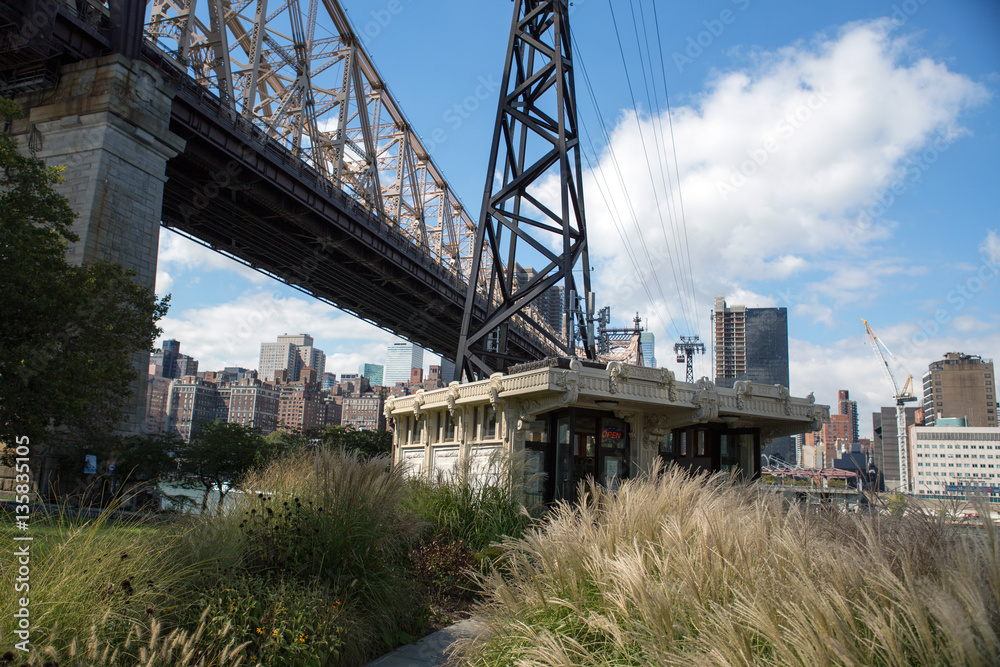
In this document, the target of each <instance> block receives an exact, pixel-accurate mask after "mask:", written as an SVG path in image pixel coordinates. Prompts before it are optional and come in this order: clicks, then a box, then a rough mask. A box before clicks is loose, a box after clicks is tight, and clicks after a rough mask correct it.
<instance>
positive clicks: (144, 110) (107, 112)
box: [12, 55, 184, 432]
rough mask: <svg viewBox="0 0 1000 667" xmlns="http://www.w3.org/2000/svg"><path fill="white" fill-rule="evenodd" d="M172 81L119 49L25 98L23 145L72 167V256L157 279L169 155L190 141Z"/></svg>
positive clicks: (136, 387) (141, 378) (139, 385)
mask: <svg viewBox="0 0 1000 667" xmlns="http://www.w3.org/2000/svg"><path fill="white" fill-rule="evenodd" d="M173 95H174V93H173V91H172V90H170V89H169V88H168V87H167V86H166V85H165V84H164V82H163V80H162V78H161V77H160V75H159V73H158V72H157V71H156V70H155V69H154V68H152V67H151V66H149V65H147V64H145V63H142V62H139V61H130V60H128V59H126V58H123V57H122V56H120V55H111V56H106V57H103V58H97V59H93V60H88V61H83V62H79V63H74V64H71V65H67V66H65V67H63V68H62V69H61V70H60V77H59V82H58V84H57V87H56V88H55V89H54V90H47V91H42V92H39V93H32V94H30V95H26V96H23V97H21V98H18V99H17V102H19V103H20V104H21V105H22V108H25V109H26V114H25V118H23V119H21V120H19V121H17V122H15V123H14V126H13V128H12V136H14V138H15V140H16V141H17V142H18V145H19V147H20V148H21V149H22V150H25V151H28V150H30V151H32V152H34V154H35V155H36V156H37V157H39V158H41V159H43V160H45V162H46V164H48V165H49V166H58V167H62V168H63V169H64V174H63V175H64V181H63V182H62V183H60V184H59V186H58V188H57V189H58V190H59V191H60V192H61V193H62V194H63V195H65V196H66V197H67V199H69V202H70V206H71V207H72V208H73V210H74V211H75V212H76V213H77V216H78V217H77V220H76V223H75V224H74V225H73V231H74V232H75V233H76V234H78V235H79V237H80V239H79V241H78V242H77V243H74V244H72V245H71V246H70V247H69V248H68V250H67V258H68V260H69V261H70V262H71V263H75V264H83V263H86V262H93V261H97V260H102V259H104V260H109V261H113V262H118V263H121V264H124V265H125V266H127V267H130V268H132V269H134V270H135V272H136V277H137V279H138V281H139V283H140V284H141V285H143V286H144V287H148V288H153V287H154V285H155V280H156V254H157V247H158V244H159V233H160V214H161V209H162V203H163V184H164V182H165V181H166V175H165V174H166V165H167V160H169V159H170V158H171V157H173V156H175V155H177V154H178V153H179V152H180V151H182V150H183V149H184V142H183V140H181V139H180V138H179V137H177V136H176V135H174V134H172V133H171V132H170V130H169V125H170V109H171V101H172V99H173ZM148 363H149V355H148V353H147V352H145V351H140V352H137V353H136V354H135V355H133V365H134V366H135V369H136V372H137V374H138V378H137V380H136V382H135V383H134V384H133V386H132V399H131V400H130V401H129V404H128V406H127V408H126V415H127V419H128V421H127V423H126V424H125V425H123V430H125V431H127V432H138V431H139V430H141V428H142V424H143V421H144V417H145V404H146V398H145V394H146V376H147V370H148Z"/></svg>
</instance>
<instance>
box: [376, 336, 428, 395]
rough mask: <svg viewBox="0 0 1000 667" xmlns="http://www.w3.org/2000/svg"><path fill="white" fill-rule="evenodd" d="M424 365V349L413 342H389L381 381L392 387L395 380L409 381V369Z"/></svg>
mask: <svg viewBox="0 0 1000 667" xmlns="http://www.w3.org/2000/svg"><path fill="white" fill-rule="evenodd" d="M423 367H424V351H423V349H422V348H419V347H417V346H416V345H414V344H413V343H390V344H389V348H388V349H387V350H386V354H385V370H384V372H383V374H382V382H383V383H384V386H386V387H392V386H394V385H395V384H396V383H397V382H409V381H410V370H412V369H414V368H423Z"/></svg>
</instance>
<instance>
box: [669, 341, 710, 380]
mask: <svg viewBox="0 0 1000 667" xmlns="http://www.w3.org/2000/svg"><path fill="white" fill-rule="evenodd" d="M674 352H676V353H677V363H679V364H680V363H685V362H686V363H687V374H686V375H685V381H686V382H694V355H695V352H699V353H701V354H705V344H704V343H702V342H701V338H699V337H698V336H681V341H680V342H679V343H675V344H674Z"/></svg>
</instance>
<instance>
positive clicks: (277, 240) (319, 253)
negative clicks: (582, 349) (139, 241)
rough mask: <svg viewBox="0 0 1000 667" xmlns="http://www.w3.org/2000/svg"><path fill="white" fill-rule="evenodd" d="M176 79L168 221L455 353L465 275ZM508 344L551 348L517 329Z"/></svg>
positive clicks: (516, 348)
mask: <svg viewBox="0 0 1000 667" xmlns="http://www.w3.org/2000/svg"><path fill="white" fill-rule="evenodd" d="M165 73H166V72H165ZM177 83H178V88H179V89H180V90H179V92H178V94H177V96H176V97H174V102H173V111H172V115H171V123H170V130H171V132H173V133H174V134H176V135H178V136H179V137H181V138H183V139H184V140H185V141H186V142H187V143H186V147H185V150H184V152H183V153H181V154H179V155H178V156H177V157H175V158H173V159H171V160H170V161H169V162H168V163H167V182H166V184H165V186H164V193H163V214H162V220H163V224H164V226H166V227H168V228H171V229H174V230H177V231H179V232H182V233H183V234H185V235H187V236H191V237H193V238H195V239H197V240H199V241H201V242H202V243H204V244H206V245H208V246H210V247H212V248H214V249H215V250H218V251H220V252H223V253H225V254H227V255H231V256H233V257H235V258H237V259H239V260H241V261H243V262H245V263H246V264H248V265H250V266H252V267H253V268H255V269H258V270H261V271H264V272H266V273H268V274H271V275H273V276H275V277H276V278H278V279H280V280H282V281H283V282H285V283H287V284H289V285H291V286H293V287H296V288H298V289H300V290H302V291H304V292H306V293H308V294H310V295H312V296H314V297H316V298H318V299H321V300H323V301H326V302H327V303H330V304H332V305H334V306H336V307H338V308H341V309H343V310H345V311H348V312H350V313H353V314H355V315H357V316H358V317H361V318H362V319H365V320H367V321H370V322H373V323H375V324H377V325H378V326H380V327H382V328H383V329H387V330H389V331H391V332H393V333H395V334H397V335H399V336H402V337H404V338H407V339H409V340H411V341H413V342H415V343H417V344H418V345H420V346H422V347H424V348H427V349H429V350H432V351H434V352H437V353H439V354H444V355H445V356H447V357H451V356H452V355H453V354H454V352H455V350H456V349H457V347H458V335H459V330H460V328H461V323H462V313H463V307H464V300H465V293H466V285H465V283H464V282H459V281H457V280H456V279H455V277H454V276H453V274H451V273H450V272H449V271H447V270H446V269H444V268H443V267H441V266H440V265H438V264H436V263H435V262H433V261H432V259H431V258H429V257H428V256H427V255H426V254H424V253H423V252H422V251H421V250H420V249H419V248H417V247H416V246H414V244H413V243H412V242H410V241H409V240H408V239H406V238H405V237H404V236H403V235H402V234H400V233H398V232H395V231H394V230H392V229H391V228H390V227H388V226H387V225H386V224H384V223H383V222H381V221H380V220H378V219H377V218H375V217H374V216H372V215H371V214H370V213H369V212H368V211H367V210H366V209H364V208H363V207H361V205H360V204H358V203H357V202H355V201H354V200H352V199H350V198H348V197H346V196H345V195H343V194H341V193H340V192H339V191H337V190H335V189H333V188H330V186H329V184H327V183H325V182H323V181H322V180H321V179H318V178H317V176H316V174H315V173H313V172H311V171H310V170H309V169H308V167H303V165H302V163H301V162H300V161H299V160H297V159H296V158H295V157H294V156H293V155H291V154H290V153H288V152H287V151H285V150H284V149H282V148H281V147H279V146H276V145H274V144H273V143H272V142H268V141H267V140H266V138H265V137H263V136H262V135H261V134H260V132H259V130H257V129H256V128H251V127H250V126H248V125H245V124H243V123H241V122H240V121H239V120H237V121H234V120H232V119H228V118H226V117H225V115H224V113H223V112H222V111H221V110H220V109H219V108H218V107H217V106H215V101H214V98H212V97H211V96H208V95H205V94H204V93H202V92H201V91H200V90H199V89H197V88H196V87H194V86H193V85H188V86H185V85H184V83H185V82H184V81H178V82H177ZM511 352H512V354H513V355H514V356H516V357H520V358H528V359H531V358H537V357H539V356H544V352H542V351H541V350H539V349H537V348H536V347H535V346H534V345H533V344H532V343H531V342H529V341H527V340H526V339H525V338H523V337H520V336H517V335H515V336H514V337H512V340H511Z"/></svg>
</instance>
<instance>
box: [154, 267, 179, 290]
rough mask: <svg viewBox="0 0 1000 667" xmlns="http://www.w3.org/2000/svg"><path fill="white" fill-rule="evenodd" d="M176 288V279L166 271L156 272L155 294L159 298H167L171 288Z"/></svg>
mask: <svg viewBox="0 0 1000 667" xmlns="http://www.w3.org/2000/svg"><path fill="white" fill-rule="evenodd" d="M173 286H174V278H173V276H171V275H170V274H169V273H167V272H166V271H161V270H160V269H157V271H156V288H155V292H156V295H157V296H165V295H167V294H169V293H170V288H171V287H173Z"/></svg>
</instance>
